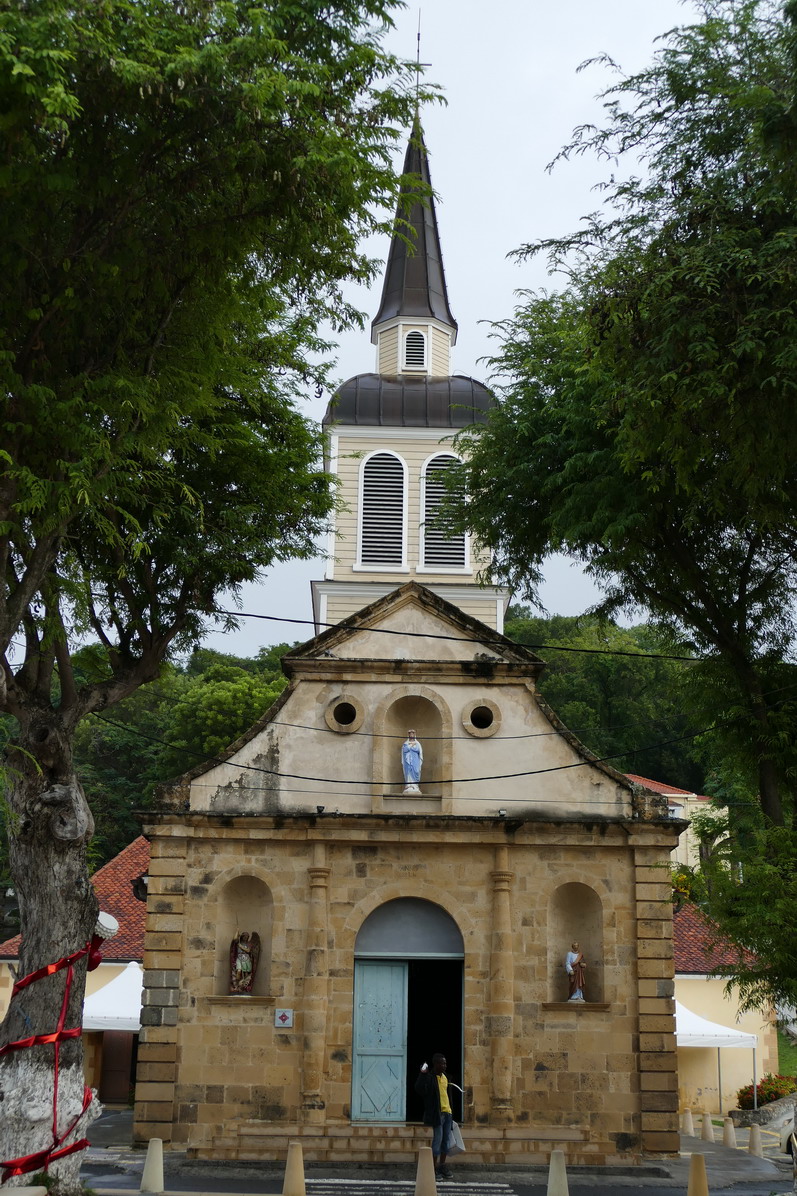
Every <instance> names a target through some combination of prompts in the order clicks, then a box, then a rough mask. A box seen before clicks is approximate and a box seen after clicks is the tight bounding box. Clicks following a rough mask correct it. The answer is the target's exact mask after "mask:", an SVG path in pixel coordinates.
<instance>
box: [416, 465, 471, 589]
mask: <svg viewBox="0 0 797 1196" xmlns="http://www.w3.org/2000/svg"><path fill="white" fill-rule="evenodd" d="M456 463H457V458H456V457H435V458H434V460H433V461H430V462H429V464H428V465H427V467H426V478H425V484H424V536H423V563H424V565H425V566H426V567H427V568H430V567H435V566H437V567H438V568H439V567H440V566H443V567H445V568H449V569H464V568H465V533H464V532H452V531H450V530H449V529H448V528H447V527H446V526H445V523H443V522H442V516H441V508H442V505H443V499H444V497H445V494H446V487H445V474H446V471H447V470H449V469H450V468H451V467H452V465H454V464H456Z"/></svg>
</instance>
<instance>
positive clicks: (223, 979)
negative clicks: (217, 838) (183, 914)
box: [213, 875, 274, 1000]
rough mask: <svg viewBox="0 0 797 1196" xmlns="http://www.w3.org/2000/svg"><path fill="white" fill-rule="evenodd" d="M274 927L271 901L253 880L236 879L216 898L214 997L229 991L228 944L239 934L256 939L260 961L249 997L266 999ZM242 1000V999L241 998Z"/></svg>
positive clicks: (266, 890)
mask: <svg viewBox="0 0 797 1196" xmlns="http://www.w3.org/2000/svg"><path fill="white" fill-rule="evenodd" d="M273 926H274V898H273V896H272V893H271V889H270V888H269V887H268V885H267V884H266V883H265V882H264V881H262V880H260V879H259V877H257V876H246V875H244V876H236V877H234V878H233V879H232V880H230V881H228V882H227V884H226V885H225V886H224V888H223V889H222V890H221V892H220V893H219V896H218V902H217V917H216V968H215V972H214V985H213V989H214V993H215V994H216V995H217V996H225V995H226V994H227V993H229V991H230V983H229V981H230V944H231V942H232V940H233V939H234V938H235V936H236V935H237V934H239V932H240V931H242V930H248V931H249V932H250V934H251V933H253V932H256V933H257V934H258V935H259V936H260V959H259V961H258V965H257V970H256V972H255V982H254V985H253V987H252V995H253V996H256V997H266V996H268V995H269V988H270V981H271V937H272V931H273ZM241 999H242V1000H243V999H245V998H241Z"/></svg>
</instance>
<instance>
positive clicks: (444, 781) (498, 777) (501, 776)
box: [94, 713, 745, 789]
mask: <svg viewBox="0 0 797 1196" xmlns="http://www.w3.org/2000/svg"><path fill="white" fill-rule="evenodd" d="M94 717H95V718H97V719H99V720H100V721H101V722H104V723H108V724H109V725H110V726H112V727H118V728H119V729H120V730H122V731H127V732H128V734H130V735H136V736H138V737H139V738H141V739H148V740H150V741H151V742H154V743H160V744H162V746H163V747H168V748H170V749H171V750H172V751H176V752H182V754H183V755H187V756H191V757H192V758H193V759H194V760H199V761H201V762H202V763H206V764H210V765H213V766H218V765H222V764H228V765H229V766H230V768H238V769H242V770H243V771H245V772H257V773H262V774H263V775H265V776H270V777H277V778H283V777H284V778H286V779H288V780H292V781H315V782H317V783H318V784H321V785H368V786H369V787H371V786H372V785H373V783H374V782H373V781H372V780H368V779H365V780H363V779H362V778H360V777H357V778H336V777H317V776H307V775H306V774H304V773H296V772H279V771H278V770H277V769H276V768H263V767H261V766H259V765H256V764H239V763H236V762H233V761H231V760H229V759H224V758H222V757H220V756H209V757H208V756H201V755H200V754H199V753H198V752H195V751H193V750H192V749H191V748H184V747H181V746H180V745H178V744H174V743H169V742H168V741H167V740H165V739H161V738H160V737H159V736H157V735H150V734H148V733H147V732H146V731H138V730H136V729H135V728H134V727H129V726H127V725H126V724H125V723H118V722H116V721H115V720H114V719H110V718H108V717H107V716H106V715H104V714H96V713H95V715H94ZM743 717H745V716H743V715H739V716H737V717H736V718H732V719H726V720H724V721H723V722H722V723H714V724H713V725H712V726H711V727H703V728H702V730H700V731H693V732H689V733H687V734H686V735H677V736H675V737H674V738H672V739H666V740H663V741H662V742H660V743H655V744H649V745H648V746H647V747H641V748H631V749H628V750H626V751H622V752H612V753H611V754H610V755H608V756H594V757H592V758H591V759H589V760H576V761H575V762H574V763H572V764H556V765H551V766H550V767H548V768H531V769H525V770H523V771H521V772H505V773H495V774H493V775H491V776H484V777H448V778H431V779H430V780H427V781H424V784H426V785H469V784H473V783H480V782H483V781H510V780H516V779H517V778H519V777H534V776H542V775H544V774H545V773H550V772H564V771H566V770H568V769H571V768H583V767H584V766H585V765H590V764H608V763H609V762H610V761H611V760H619V759H621V758H622V757H623V756H638V755H641V754H642V753H643V752H651V751H655V750H656V749H657V748H663V747H669V746H670V745H671V744H674V743H683V742H685V741H686V740H687V739H697V737H698V736H699V735H705V734H706V733H707V732H708V731H711V730H714V729H715V728H716V727H717V726H728V725H731V724H733V723H737V722H740V721H741V720H742V718H743ZM380 783H381V784H383V785H384V786H385V787H386V788H390V789H396V788H398V787H399V786H403V785H404V784H405V783H406V782H404V781H383V782H380Z"/></svg>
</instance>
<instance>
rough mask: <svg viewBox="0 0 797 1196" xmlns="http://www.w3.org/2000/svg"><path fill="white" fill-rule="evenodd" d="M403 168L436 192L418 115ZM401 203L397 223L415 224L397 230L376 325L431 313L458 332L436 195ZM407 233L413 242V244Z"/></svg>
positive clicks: (409, 192) (405, 192)
mask: <svg viewBox="0 0 797 1196" xmlns="http://www.w3.org/2000/svg"><path fill="white" fill-rule="evenodd" d="M404 173H405V174H410V175H417V176H418V177H419V178H420V179H421V180H422V181H423V183H425V184H426V185H427V186H428V187H429V189H430V191H431V176H430V174H429V159H428V156H427V153H426V145H425V143H424V140H423V130H422V129H421V122H420V120H419V119H418V118H417V117H416V119H415V123H414V125H413V129H412V134H411V136H410V141H409V145H408V146H407V153H406V156H405V158H404ZM412 191H413V189H412V188H411V187H406V188H404V189H403V192H402V194H403V195H404V196H407V195H412ZM402 206H403V205H402V204H401V203H400V204H399V211H398V214H397V217H396V219H397V222H398V221H402V220H403V221H405V222H407V223H408V224H409V225H410V228H407V227H406V224H405V225H404V226H403V227H402V226H401V225H400V224H397V229H398V230H399V231H397V232H396V233H394V234H393V240H392V241H391V243H390V254H389V256H388V259H387V268H386V270H385V282H384V286H383V288H382V302H381V303H380V305H379V311H378V312H377V314H376V317H375V319H374V321H373V323H372V325H371V327H372V328H375V327H376V326H377V325H378V324H384V323H385V322H386V321H388V320H393V319H397V318H400V317H404V318H407V319H410V320H411V319H419V318H420V319H429V318H430V317H431V318H433V319H435V320H439V321H440V322H441V323H442V324H447V325H448V326H449V327H450V328H451V329H452V330H453V332H454V336H455V337H456V331H457V322H456V320H455V319H454V317H453V316H452V314H451V309H450V307H449V306H448V294H447V292H446V278H445V273H444V271H443V256H442V254H441V252H440V238H439V236H438V233H437V217H436V215H435V207H434V199H433V197H432V195H431V194H430V195H429V196H428V198H427V197H418V198H417V199H415V200H414V201H413V202H412V206H411V207H410V210H409V212H407V211H406V210H402ZM402 234H403V235H402ZM405 237H406V238H408V239H409V241H410V242H411V243H412V248H411V247H410V245H408V244H407V240H405Z"/></svg>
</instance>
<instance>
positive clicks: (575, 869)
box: [135, 815, 678, 1163]
mask: <svg viewBox="0 0 797 1196" xmlns="http://www.w3.org/2000/svg"><path fill="white" fill-rule="evenodd" d="M149 831H150V833H151V834H152V848H153V851H152V867H151V870H150V882H149V905H148V922H147V943H146V956H145V967H146V969H147V973H146V985H147V987H146V999H145V1008H144V1015H145V1016H144V1023H145V1024H144V1026H143V1028H142V1034H141V1042H140V1048H139V1073H138V1075H139V1085H138V1090H137V1106H136V1130H135V1132H136V1137H137V1139H138V1140H142V1141H143V1140H146V1139H147V1138H149V1137H154V1136H157V1137H161V1138H163V1139H164V1141H167V1142H172V1143H173V1144H174V1145H176V1146H177V1145H179V1146H181V1147H187V1148H188V1149H189V1151H190V1152H191V1153H193V1154H195V1155H200V1156H210V1155H212V1156H214V1157H227V1158H264V1159H266V1158H280V1157H284V1155H285V1153H286V1151H287V1142H288V1140H289V1139H290V1138H292V1137H295V1136H297V1135H301V1136H303V1141H305V1142H306V1157H308V1158H311V1159H312V1158H318V1159H323V1158H330V1159H331V1158H339V1157H341V1156H342V1155H343V1154H345V1155H346V1156H347V1157H349V1158H351V1159H355V1158H362V1159H369V1158H373V1159H375V1160H376V1159H381V1160H384V1158H385V1157H386V1155H385V1153H384V1152H385V1151H389V1152H395V1153H397V1154H398V1155H400V1156H401V1157H402V1158H406V1157H407V1156H408V1155H409V1154H410V1153H411V1152H412V1151H413V1150H414V1149H415V1148H416V1147H417V1144H418V1141H426V1140H427V1137H428V1133H427V1132H426V1131H424V1130H422V1128H420V1127H417V1126H411V1125H403V1124H401V1125H395V1124H391V1125H388V1126H376V1125H368V1124H362V1123H358V1124H352V1123H351V1121H350V1117H349V1110H350V1105H351V1084H352V1003H353V977H354V958H355V955H354V951H355V942H356V938H357V932H358V930H359V929H360V927H361V926H362V924H363V922H364V921H365V919H366V918H367V917H368V915H369V914H370V913H372V912H373V911H374V910H375V909H376V908H377V907H378V906H380V905H381V904H382V903H384V902H386V901H390V900H391V899H394V898H398V897H408V896H411V897H415V898H421V899H425V900H429V901H432V902H435V903H436V904H439V905H441V906H442V907H443V908H444V909H446V910H447V911H448V913H449V914H450V915H451V917H452V918H453V919H454V921H455V922H456V923H457V925H458V926H459V929H460V931H461V933H462V937H463V941H464V956H465V958H464V978H463V983H464V1010H465V1014H464V1061H465V1077H464V1079H465V1084H464V1087H466V1089H467V1101H466V1106H465V1108H464V1113H463V1119H462V1120H463V1124H464V1126H465V1127H467V1131H466V1137H468V1138H469V1141H470V1143H471V1144H470V1145H469V1157H470V1158H471V1159H473V1160H474V1161H479V1160H481V1161H485V1162H495V1163H500V1162H502V1161H508V1160H510V1159H512V1158H516V1157H518V1156H523V1157H525V1158H526V1161H529V1162H531V1161H535V1160H537V1159H538V1158H542V1157H543V1155H545V1153H546V1152H547V1151H549V1150H550V1149H551V1148H552V1145H551V1144H552V1143H553V1144H556V1145H561V1146H562V1147H563V1149H565V1151H566V1154H567V1157H568V1160H569V1161H570V1162H572V1163H579V1162H582V1163H584V1162H593V1163H595V1162H601V1161H611V1160H615V1161H616V1160H617V1159H618V1157H620V1158H622V1159H624V1160H634V1159H638V1158H640V1157H641V1156H642V1154H643V1153H644V1152H649V1153H654V1154H656V1153H668V1152H674V1151H677V1150H678V1134H677V1131H678V1119H677V1077H676V1071H675V1039H674V1004H673V998H672V992H673V982H672V974H673V973H672V937H671V921H672V919H671V905H670V901H669V885H668V878H669V872H668V870H667V867H666V863H667V856H668V852H669V850H670V847H671V840H672V838H673V835H672V834H671V833H670V832H669V831H668V830H666V829H665V828H659V827H657V826H655V825H652V824H642V823H640V824H638V825H636V826H635V825H634V824H633V823H629V824H626V825H624V826H616V825H615V826H613V825H607V824H606V823H601V824H592V825H591V824H587V823H578V822H569V823H551V822H537V823H534V822H524V823H517V824H515V825H513V826H512V827H508V826H502V825H500V824H498V822H497V820H494V819H459V818H458V819H451V818H449V819H446V818H440V817H432V818H430V817H402V816H392V817H388V816H382V817H378V816H356V817H355V816H351V817H347V816H345V815H342V816H341V817H340V818H335V817H331V816H326V817H323V818H322V817H318V818H315V817H310V816H301V817H298V816H294V817H290V818H266V817H262V818H261V817H248V818H240V819H235V818H230V817H225V818H223V819H222V818H213V816H206V815H192V816H190V817H187V818H186V819H185V820H180V819H177V818H176V817H175V818H171V817H170V816H166V815H164V816H162V818H161V819H159V820H158V821H157V822H154V823H153V825H152V826H151V827H150V828H149ZM241 877H250V878H252V882H253V883H256V884H257V885H260V886H263V891H265V889H266V887H267V890H268V892H269V893H270V895H271V898H272V899H273V921H272V922H271V923H270V924H269V925H270V934H269V941H264V943H263V957H264V958H263V961H261V966H265V957H266V953H268V962H269V963H270V975H269V991H268V992H267V993H265V994H263V995H262V996H255V997H240V996H229V995H227V993H226V991H224V985H223V983H221V981H220V977H221V978H223V977H224V968H223V966H222V965H223V963H224V955H225V952H227V951H228V949H229V943H228V941H224V942H218V941H216V940H217V935H216V928H217V927H218V926H219V925H221V924H222V923H223V922H224V918H225V917H226V916H227V915H226V914H225V912H224V909H223V905H224V901H225V893H228V892H230V891H231V890H230V889H229V886H230V884H231V882H233V881H239V878H241ZM563 886H575V887H574V888H572V891H571V892H570V893H569V896H568V901H570V902H571V904H570V905H566V906H564V907H563V909H564V913H561V911H560V913H559V914H557V913H556V900H557V897H556V894H557V893H558V892H561V891H563ZM578 886H581V887H582V888H581V889H579V888H578ZM582 890H583V893H584V894H585V895H586V894H588V893H591V894H593V897H592V898H591V899H590V900H592V901H593V902H594V903H595V904H594V908H593V910H592V913H591V914H590V918H591V919H592V920H591V921H588V925H589V927H590V928H594V927H595V926H596V925H597V923H596V922H595V918H596V917H597V914H596V913H595V910H599V911H600V920H601V925H600V944H599V952H600V958H595V957H593V966H594V968H595V973H596V980H595V984H596V985H598V984H599V985H600V992H599V993H593V996H595V995H598V996H600V997H601V1000H594V999H592V1000H589V999H588V1001H587V1002H586V1003H585V1004H584V1005H568V1004H567V1003H566V1002H564V1001H562V1000H561V998H559V999H555V1000H551V999H550V998H551V995H552V993H554V995H555V994H556V992H557V991H558V989H557V987H556V986H557V985H559V983H560V978H559V977H558V976H552V975H551V969H552V968H553V967H556V968H562V967H563V961H564V953H565V951H566V949H567V946H568V943H566V942H565V943H561V944H559V943H556V944H555V945H554V948H551V945H550V943H549V928H550V925H551V924H552V922H555V923H556V925H557V926H560V925H561V926H563V925H565V923H566V922H567V919H568V918H570V917H572V916H573V912H572V911H573V910H577V908H578V907H577V905H575V906H574V905H573V904H572V901H573V894H575V897H576V898H578V897H579V894H580V893H581V892H582ZM242 916H244V917H246V916H250V922H249V923H248V924H242V925H241V926H240V929H242V930H243V929H248V930H256V929H258V926H257V918H258V914H257V910H256V909H252V910H251V913H250V914H243V915H242ZM557 918H558V919H559V920H558V921H557V920H556V919H557ZM225 924H226V923H225ZM590 933H592V930H591V931H590ZM582 946H583V950H584V953H585V955H586V957H587V964H588V970H587V996H588V998H589V997H590V988H589V986H590V950H591V949H592V945H591V944H590V943H589V942H586V941H585V942H584V943H583V944H582ZM281 1007H284V1008H288V1009H291V1010H292V1011H293V1017H294V1022H293V1026H292V1027H288V1028H285V1029H281V1028H278V1027H277V1026H275V1024H274V1011H275V1010H276V1009H277V1008H281ZM308 1152H309V1153H308Z"/></svg>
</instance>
